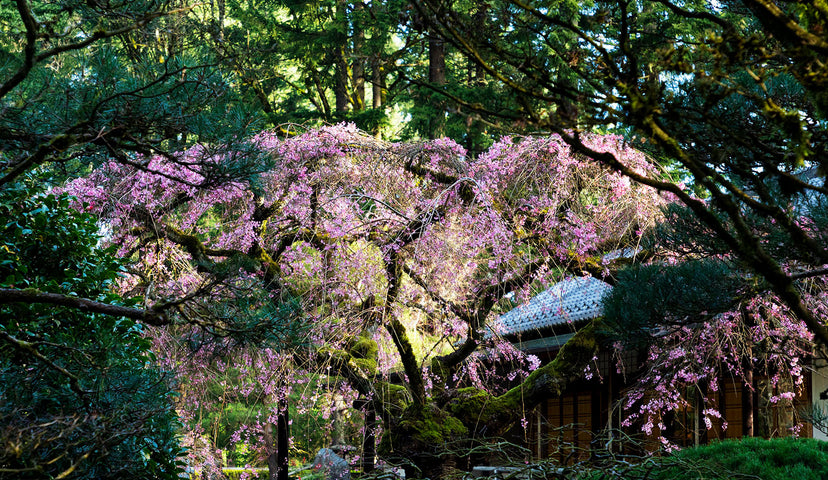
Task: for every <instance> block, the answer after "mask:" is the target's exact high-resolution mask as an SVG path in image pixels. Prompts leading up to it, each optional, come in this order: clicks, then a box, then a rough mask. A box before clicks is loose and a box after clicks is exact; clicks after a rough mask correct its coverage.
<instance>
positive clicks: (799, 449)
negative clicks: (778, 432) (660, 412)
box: [586, 438, 828, 480]
mask: <svg viewBox="0 0 828 480" xmlns="http://www.w3.org/2000/svg"><path fill="white" fill-rule="evenodd" d="M586 478H590V479H594V480H597V479H604V478H625V479H644V478H647V479H652V480H702V479H704V480H725V479H727V480H730V479H740V478H745V479H746V478H751V479H761V480H791V479H796V480H822V479H825V478H828V442H823V441H820V440H814V439H803V438H778V439H772V440H765V439H761V438H745V439H742V440H725V441H722V442H716V443H712V444H710V445H705V446H701V447H696V448H687V449H684V450H681V451H678V452H676V453H674V454H672V455H668V456H664V457H654V458H651V459H649V460H648V461H647V462H645V463H643V464H641V465H637V466H635V467H632V468H630V469H624V471H623V472H621V471H619V470H617V469H615V470H614V471H612V472H610V471H609V470H607V471H602V472H594V471H593V472H592V474H591V475H589V476H587V477H586Z"/></svg>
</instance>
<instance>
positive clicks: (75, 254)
mask: <svg viewBox="0 0 828 480" xmlns="http://www.w3.org/2000/svg"><path fill="white" fill-rule="evenodd" d="M0 218H2V219H3V222H2V224H0V238H2V241H0V242H1V243H0V287H2V288H9V287H17V288H35V289H38V290H40V291H45V292H51V293H59V294H64V295H68V296H80V297H86V298H90V299H94V300H98V301H102V302H107V303H110V304H116V305H117V304H121V305H133V304H134V303H135V301H134V300H125V299H121V298H119V297H118V296H117V295H115V294H114V293H112V291H111V286H112V284H113V282H115V281H116V280H117V278H118V275H119V271H120V270H121V268H122V266H121V264H120V263H119V262H118V261H117V260H115V259H114V256H113V255H112V252H109V251H107V250H102V249H99V248H97V247H96V246H95V245H96V242H97V240H98V238H97V235H96V231H97V226H96V225H95V220H94V219H93V218H92V217H91V216H89V215H86V214H83V213H79V212H77V211H75V210H73V209H71V208H70V207H69V200H68V199H67V198H65V197H55V196H52V195H43V194H39V193H38V192H36V191H32V190H27V189H25V188H22V187H16V188H7V189H5V190H2V191H0ZM0 318H3V322H1V323H0V385H3V395H2V396H0V440H2V441H0V445H2V447H0V448H2V450H0V464H2V465H3V471H2V473H0V477H2V478H5V477H6V476H8V475H11V476H12V477H15V478H18V477H17V476H18V475H20V474H21V472H23V471H26V470H25V469H33V470H31V472H40V475H42V476H47V477H51V476H57V475H59V474H61V473H69V472H70V471H71V470H73V468H74V466H73V464H74V463H77V465H76V467H77V468H76V469H75V470H74V473H73V476H72V478H137V479H140V478H146V479H154V478H176V475H177V469H178V467H179V466H178V465H177V463H176V458H177V457H178V456H179V455H180V454H181V451H180V448H179V446H178V441H177V439H176V427H177V420H176V415H175V412H174V410H173V407H172V395H173V394H172V392H171V390H170V388H169V385H168V384H167V383H166V382H167V379H166V377H165V376H164V374H163V372H161V371H160V370H159V369H157V368H156V367H154V366H153V360H154V357H153V355H152V353H151V352H150V348H149V347H150V345H149V341H148V340H146V339H145V338H144V337H143V336H142V328H141V326H140V324H137V323H135V322H134V321H132V320H128V319H124V318H118V317H114V316H107V315H101V314H94V313H86V312H84V311H82V310H79V309H72V308H65V307H60V306H53V305H42V304H26V303H11V304H3V305H0Z"/></svg>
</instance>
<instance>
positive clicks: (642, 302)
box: [603, 259, 746, 346]
mask: <svg viewBox="0 0 828 480" xmlns="http://www.w3.org/2000/svg"><path fill="white" fill-rule="evenodd" d="M745 285H746V281H745V280H744V279H743V278H742V276H741V275H740V273H739V272H737V271H735V270H734V269H733V268H732V267H731V266H730V265H729V264H728V263H726V262H723V261H719V260H713V259H704V260H691V261H687V262H683V263H680V264H677V265H664V264H657V265H636V266H633V267H630V268H628V269H626V270H623V271H621V272H620V273H619V274H618V283H617V284H616V286H615V288H613V289H612V291H611V292H610V293H608V294H607V295H606V296H605V297H604V299H603V304H604V325H605V330H604V332H603V333H605V334H607V335H608V336H610V337H612V338H621V339H622V340H623V341H625V342H627V343H628V344H629V345H630V346H642V345H643V344H644V343H646V342H647V340H648V339H649V338H651V336H652V334H653V333H654V331H653V329H654V328H658V327H659V326H666V325H681V324H690V323H694V322H699V321H702V320H704V319H710V318H712V317H714V316H715V315H717V314H719V313H723V312H726V311H728V310H730V309H731V308H733V306H734V305H735V304H736V302H738V298H739V297H740V294H741V293H742V292H743V291H744V289H745Z"/></svg>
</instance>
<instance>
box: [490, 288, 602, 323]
mask: <svg viewBox="0 0 828 480" xmlns="http://www.w3.org/2000/svg"><path fill="white" fill-rule="evenodd" d="M611 289H612V287H611V286H610V285H608V284H607V283H605V282H602V281H601V280H598V279H596V278H593V277H576V278H570V279H567V280H564V281H562V282H558V283H556V284H555V285H553V286H552V287H550V288H549V289H547V290H544V291H543V292H541V293H539V294H537V295H536V296H534V297H532V299H530V300H529V301H528V302H526V303H524V304H523V305H520V306H518V307H516V308H514V309H512V310H510V311H508V312H506V313H504V314H503V315H501V316H500V317H498V318H497V320H495V324H494V325H493V326H492V327H493V328H492V330H494V331H496V332H498V333H499V334H500V335H513V334H517V333H523V332H527V331H531V330H539V329H542V328H546V327H553V326H555V325H561V324H566V323H569V322H572V323H577V322H580V321H583V320H590V319H593V318H596V317H598V316H600V315H601V313H602V312H603V310H602V306H601V297H603V296H604V294H605V293H606V292H607V291H609V290H611Z"/></svg>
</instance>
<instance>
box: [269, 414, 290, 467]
mask: <svg viewBox="0 0 828 480" xmlns="http://www.w3.org/2000/svg"><path fill="white" fill-rule="evenodd" d="M271 401H272V402H273V401H274V400H271ZM275 403H276V408H277V409H278V413H277V414H276V445H274V444H273V424H271V423H270V422H267V423H266V424H265V430H264V441H265V451H266V452H267V469H268V478H269V479H270V480H288V449H289V448H290V431H289V428H290V427H289V421H290V419H289V418H288V403H287V399H281V400H275Z"/></svg>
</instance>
